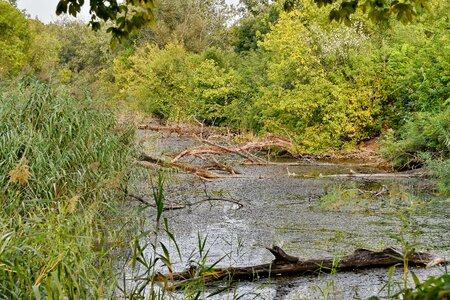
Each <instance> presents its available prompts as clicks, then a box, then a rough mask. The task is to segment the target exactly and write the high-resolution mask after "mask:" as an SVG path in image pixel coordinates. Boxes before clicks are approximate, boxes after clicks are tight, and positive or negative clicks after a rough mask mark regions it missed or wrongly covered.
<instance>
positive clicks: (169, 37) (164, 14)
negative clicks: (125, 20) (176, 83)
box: [137, 0, 232, 53]
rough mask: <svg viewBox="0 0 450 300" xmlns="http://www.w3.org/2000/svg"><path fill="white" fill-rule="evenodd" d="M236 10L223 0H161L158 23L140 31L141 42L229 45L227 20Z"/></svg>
mask: <svg viewBox="0 0 450 300" xmlns="http://www.w3.org/2000/svg"><path fill="white" fill-rule="evenodd" d="M231 15H232V11H231V10H230V9H229V7H228V6H227V5H226V4H225V2H224V1H222V0H208V1H205V0H203V1H200V0H189V1H186V0H184V1H182V0H161V1H158V5H157V8H156V9H155V21H156V23H155V25H154V26H152V27H145V28H144V29H143V30H141V31H140V32H139V34H138V35H137V43H138V44H139V45H144V44H146V43H156V44H157V45H158V46H159V47H160V48H163V47H165V46H166V45H167V44H169V43H178V44H181V45H183V46H184V48H185V49H186V50H188V51H193V52H196V53H199V52H202V51H204V50H205V49H207V48H208V47H219V48H226V47H228V30H227V26H226V23H227V21H228V20H229V18H230V16H231Z"/></svg>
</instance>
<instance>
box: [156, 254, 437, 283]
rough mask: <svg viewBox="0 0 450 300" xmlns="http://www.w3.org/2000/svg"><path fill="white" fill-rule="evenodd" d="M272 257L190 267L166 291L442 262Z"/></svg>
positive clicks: (429, 258) (423, 257) (411, 257)
mask: <svg viewBox="0 0 450 300" xmlns="http://www.w3.org/2000/svg"><path fill="white" fill-rule="evenodd" d="M267 249H268V250H269V251H270V252H271V253H272V254H273V255H274V256H275V260H273V261H272V262H271V263H267V264H262V265H257V266H250V267H230V268H210V269H206V270H205V269H204V270H199V269H198V268H196V267H193V266H191V267H190V268H189V269H188V270H186V271H184V272H181V273H174V274H171V275H172V276H170V279H171V280H170V281H172V285H170V286H169V285H167V286H166V288H168V289H170V290H175V289H179V288H182V287H183V286H185V285H186V284H187V283H189V282H191V281H194V280H201V281H202V282H209V281H216V280H221V279H225V278H227V279H230V280H239V279H248V280H253V279H257V278H261V277H274V276H280V275H284V276H286V275H291V276H292V275H304V274H311V273H318V272H330V271H331V270H333V269H338V270H354V269H367V268H374V267H389V266H392V265H396V264H403V263H404V262H406V261H407V262H408V265H409V266H434V265H437V264H441V263H444V260H443V259H437V258H435V257H434V256H433V255H431V254H429V253H423V252H408V253H406V254H405V253H402V252H400V251H398V250H396V249H394V248H386V249H384V250H382V251H371V250H367V249H357V250H356V251H355V252H354V253H353V254H350V255H347V256H344V257H341V258H340V259H337V258H324V259H309V260H301V259H300V258H297V257H294V256H290V255H288V254H286V253H285V252H284V251H283V250H282V249H281V248H280V247H277V246H274V247H272V248H267ZM153 280H155V281H164V282H166V283H168V282H169V280H168V277H166V276H164V275H161V274H158V275H157V276H155V277H154V278H153Z"/></svg>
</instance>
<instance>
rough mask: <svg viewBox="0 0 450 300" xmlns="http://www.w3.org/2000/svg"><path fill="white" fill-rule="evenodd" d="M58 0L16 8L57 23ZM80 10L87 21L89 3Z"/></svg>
mask: <svg viewBox="0 0 450 300" xmlns="http://www.w3.org/2000/svg"><path fill="white" fill-rule="evenodd" d="M58 1H59V0H18V1H17V6H18V7H19V8H20V9H25V10H26V11H27V13H28V14H29V15H30V16H31V17H32V18H36V17H37V18H38V19H39V20H41V21H42V22H44V23H50V22H54V21H57V20H58V19H59V18H58V17H57V16H56V14H55V9H56V5H57V4H58ZM85 2H86V4H85V5H84V6H83V8H82V10H81V15H80V18H79V19H81V20H85V21H87V20H89V8H88V7H89V5H88V4H89V1H85ZM225 2H227V3H228V4H237V3H238V2H239V0H225Z"/></svg>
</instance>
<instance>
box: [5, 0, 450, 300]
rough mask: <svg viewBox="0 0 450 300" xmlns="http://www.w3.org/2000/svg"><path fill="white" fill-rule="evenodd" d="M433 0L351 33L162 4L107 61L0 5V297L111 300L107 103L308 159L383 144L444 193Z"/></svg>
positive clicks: (261, 15)
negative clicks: (282, 146)
mask: <svg viewBox="0 0 450 300" xmlns="http://www.w3.org/2000/svg"><path fill="white" fill-rule="evenodd" d="M66 2H67V1H66ZM150 2H151V1H150ZM316 2H317V1H316ZM429 2H430V4H429V5H430V9H429V10H428V11H426V12H423V14H421V15H420V16H418V17H417V19H418V21H419V22H417V23H413V24H409V25H403V24H402V23H401V22H398V21H396V20H390V21H388V22H382V23H377V22H373V21H372V20H368V19H367V17H366V16H365V15H364V14H362V13H361V12H358V11H357V12H354V13H352V16H351V20H352V22H351V24H350V25H349V26H347V25H344V24H337V23H330V22H329V15H330V12H332V9H333V7H331V6H327V7H323V8H318V7H317V6H316V5H315V4H314V3H312V2H308V1H305V2H303V4H302V5H301V6H299V7H297V8H296V9H292V10H290V11H289V12H288V11H285V10H283V8H282V7H279V6H278V2H277V3H270V2H269V1H256V0H255V1H251V0H247V1H242V5H241V6H240V9H239V10H235V9H232V8H230V7H228V6H227V5H226V4H224V3H223V2H222V1H219V0H210V1H196V0H189V1H183V0H175V1H171V0H161V1H158V8H157V9H153V8H152V11H154V13H155V19H156V25H155V26H154V27H151V28H148V27H146V28H143V29H141V30H140V31H139V32H135V33H133V34H131V36H130V39H129V40H127V41H126V42H124V43H123V44H122V45H120V46H119V47H117V48H115V49H111V48H110V44H109V42H110V36H109V35H108V33H106V32H104V31H101V30H100V31H97V32H93V31H91V30H90V28H88V27H86V26H85V25H84V24H81V23H78V22H60V23H56V24H48V25H45V24H43V23H41V22H39V21H37V20H30V19H28V18H27V17H26V16H25V15H24V14H23V13H22V12H20V11H19V10H18V9H17V8H15V7H14V6H12V5H11V4H9V2H7V1H4V0H0V80H1V85H0V171H1V172H0V203H1V207H2V214H1V216H0V282H1V284H0V295H2V296H3V298H5V299H6V298H7V299H10V298H17V299H25V298H32V297H36V298H39V297H38V296H42V297H46V296H48V297H53V298H61V297H62V295H65V296H68V297H69V298H85V299H90V298H97V297H99V295H110V294H111V293H112V290H113V289H114V287H113V285H111V282H112V281H114V270H113V268H112V260H111V256H110V253H111V252H112V251H114V250H115V249H116V248H117V247H120V246H122V245H123V242H124V241H119V240H117V235H118V234H120V230H124V229H123V228H116V227H114V226H111V224H117V223H120V222H126V220H123V219H121V218H124V217H123V216H121V215H119V214H118V213H117V210H116V208H117V207H120V206H121V205H122V204H121V201H120V197H119V195H118V194H117V193H116V192H115V191H117V189H116V188H117V187H118V186H120V184H122V183H123V182H124V181H125V179H126V177H127V176H126V173H127V168H128V167H129V163H130V161H131V156H132V149H133V146H132V145H133V133H132V131H130V130H129V129H127V128H123V127H121V126H119V125H118V124H117V122H116V120H115V118H114V116H113V113H112V112H111V111H110V110H109V108H108V107H111V106H117V107H119V108H121V109H123V110H132V111H140V112H145V113H148V114H150V115H152V116H155V117H158V118H160V119H162V120H164V121H167V120H169V121H183V122H189V121H194V120H198V121H201V122H203V123H206V124H208V125H216V126H229V127H231V128H233V129H234V130H237V131H238V130H240V131H252V132H254V133H257V134H261V135H264V134H267V133H273V134H276V135H279V136H282V137H284V138H287V139H289V140H290V141H292V142H294V143H295V145H296V147H297V148H298V150H299V151H300V152H301V153H308V154H324V153H333V152H335V153H336V152H345V151H348V150H352V149H354V148H355V146H357V145H358V144H361V143H363V142H365V141H368V140H370V139H373V138H378V137H380V136H381V140H382V142H381V144H382V149H381V153H382V155H384V156H385V157H386V158H388V159H389V160H390V161H392V162H393V165H394V166H395V167H396V168H399V169H403V170H404V169H411V168H417V167H421V166H426V167H428V168H429V169H430V170H431V172H432V173H433V174H435V175H436V177H437V178H439V187H440V191H442V192H445V193H450V181H449V180H450V38H449V36H450V34H449V32H450V20H449V17H448V11H449V10H450V3H449V2H448V1H446V0H433V1H429ZM237 15H239V16H240V18H239V19H237V18H236V16H237ZM233 18H234V20H237V21H236V22H235V23H234V24H233V25H231V21H230V20H231V19H233ZM117 219H121V221H120V222H118V221H117ZM105 228H108V230H106V229H105ZM111 228H112V229H113V230H111ZM127 230H128V229H127ZM2 296H0V298H2Z"/></svg>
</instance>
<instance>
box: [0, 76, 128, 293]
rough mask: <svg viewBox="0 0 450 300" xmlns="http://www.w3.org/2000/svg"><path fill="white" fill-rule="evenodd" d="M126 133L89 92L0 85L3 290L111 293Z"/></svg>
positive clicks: (119, 240)
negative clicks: (75, 95)
mask: <svg viewBox="0 0 450 300" xmlns="http://www.w3.org/2000/svg"><path fill="white" fill-rule="evenodd" d="M133 139H134V133H133V130H132V129H130V128H126V127H121V126H119V125H118V124H117V123H116V121H115V118H114V116H113V114H112V113H111V112H110V111H108V110H106V109H105V108H103V107H102V106H101V105H100V104H98V103H96V102H95V101H93V100H92V99H89V98H86V99H75V98H73V97H71V96H70V95H68V94H67V93H66V92H64V91H63V90H58V89H56V88H53V87H52V86H49V85H46V84H42V83H39V82H37V81H34V80H32V79H27V80H22V81H20V82H19V83H18V82H15V83H14V84H10V85H6V84H3V85H2V86H0V205H1V214H0V299H35V298H36V299H41V298H50V299H62V298H70V299H80V298H82V299H93V298H101V297H105V296H107V297H108V295H112V294H113V293H114V289H115V284H116V280H115V273H114V270H113V258H112V256H113V255H112V254H113V253H114V251H115V250H116V249H118V247H121V246H122V245H123V244H124V243H125V242H126V238H125V237H126V235H125V234H123V230H125V229H124V228H126V226H123V224H122V223H123V222H126V220H125V219H124V217H123V216H122V213H121V212H120V211H118V210H117V207H119V206H120V205H121V198H120V194H118V193H117V192H116V187H118V186H119V185H120V184H121V183H123V182H124V179H125V178H126V177H127V176H126V174H127V170H128V167H129V163H130V161H131V159H130V158H131V155H132V152H133V148H134V147H133V144H134V142H133ZM124 236H125V237H124Z"/></svg>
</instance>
